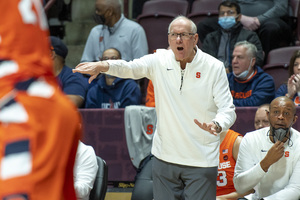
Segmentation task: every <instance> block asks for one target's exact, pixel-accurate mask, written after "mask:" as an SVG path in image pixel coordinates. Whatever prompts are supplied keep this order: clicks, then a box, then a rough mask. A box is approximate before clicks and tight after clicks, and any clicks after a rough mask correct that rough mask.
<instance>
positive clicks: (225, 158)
mask: <svg viewBox="0 0 300 200" xmlns="http://www.w3.org/2000/svg"><path fill="white" fill-rule="evenodd" d="M238 136H240V134H239V133H237V132H235V131H233V130H230V129H229V130H228V132H227V134H226V136H225V138H224V140H223V142H222V143H221V145H220V156H219V159H220V163H219V168H218V177H217V196H220V195H224V194H229V193H231V192H234V191H235V188H234V184H233V176H234V167H235V163H236V161H235V160H234V158H233V156H232V149H233V144H234V142H235V140H236V138H237V137H238Z"/></svg>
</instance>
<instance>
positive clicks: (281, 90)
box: [275, 84, 287, 98]
mask: <svg viewBox="0 0 300 200" xmlns="http://www.w3.org/2000/svg"><path fill="white" fill-rule="evenodd" d="M286 93H287V85H286V84H282V85H280V87H279V88H278V89H277V91H276V92H275V98H277V97H280V96H285V95H286Z"/></svg>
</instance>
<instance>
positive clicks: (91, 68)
mask: <svg viewBox="0 0 300 200" xmlns="http://www.w3.org/2000/svg"><path fill="white" fill-rule="evenodd" d="M108 68H109V64H108V62H105V61H99V62H84V63H80V64H78V65H77V66H76V67H75V69H73V70H72V71H73V73H75V72H79V73H81V74H89V75H91V77H90V78H89V83H91V82H92V81H93V80H94V79H95V78H96V77H97V76H98V75H99V74H100V73H101V72H107V71H108Z"/></svg>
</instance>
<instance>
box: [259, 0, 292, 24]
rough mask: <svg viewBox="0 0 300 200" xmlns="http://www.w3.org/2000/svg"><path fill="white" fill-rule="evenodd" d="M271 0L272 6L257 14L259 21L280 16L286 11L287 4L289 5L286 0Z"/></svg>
mask: <svg viewBox="0 0 300 200" xmlns="http://www.w3.org/2000/svg"><path fill="white" fill-rule="evenodd" d="M273 1H274V5H273V7H271V8H270V9H269V10H268V11H266V12H265V13H262V14H261V15H258V16H257V18H258V20H259V21H260V23H263V22H265V21H267V20H268V19H271V18H279V17H282V16H284V15H286V14H287V13H288V6H289V2H288V0H273Z"/></svg>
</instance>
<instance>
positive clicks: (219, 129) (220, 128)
mask: <svg viewBox="0 0 300 200" xmlns="http://www.w3.org/2000/svg"><path fill="white" fill-rule="evenodd" d="M212 122H213V123H214V124H215V125H216V127H217V129H216V131H217V133H220V132H221V131H222V127H221V126H220V124H219V122H217V121H215V120H213V121H212Z"/></svg>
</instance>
